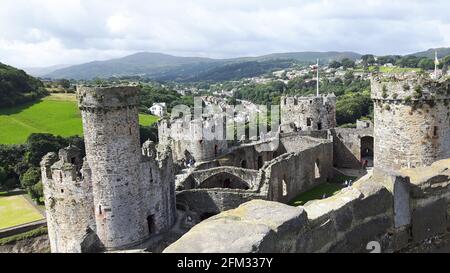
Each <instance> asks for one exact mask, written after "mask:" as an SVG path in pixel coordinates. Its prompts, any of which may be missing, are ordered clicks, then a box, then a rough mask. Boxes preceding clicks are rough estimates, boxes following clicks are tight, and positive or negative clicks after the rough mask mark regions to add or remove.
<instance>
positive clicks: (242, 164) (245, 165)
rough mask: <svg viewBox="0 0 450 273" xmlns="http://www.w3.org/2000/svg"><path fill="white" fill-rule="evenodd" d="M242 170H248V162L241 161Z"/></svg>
mask: <svg viewBox="0 0 450 273" xmlns="http://www.w3.org/2000/svg"><path fill="white" fill-rule="evenodd" d="M241 168H243V169H246V168H247V160H242V161H241Z"/></svg>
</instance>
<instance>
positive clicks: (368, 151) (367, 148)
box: [360, 136, 374, 168]
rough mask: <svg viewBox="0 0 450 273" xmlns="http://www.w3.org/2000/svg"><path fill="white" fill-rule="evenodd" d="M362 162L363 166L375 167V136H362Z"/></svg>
mask: <svg viewBox="0 0 450 273" xmlns="http://www.w3.org/2000/svg"><path fill="white" fill-rule="evenodd" d="M360 145H361V164H362V167H363V168H366V167H373V148H374V147H373V137H371V136H365V137H362V138H361V144H360Z"/></svg>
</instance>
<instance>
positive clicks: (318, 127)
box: [317, 122, 322, 130]
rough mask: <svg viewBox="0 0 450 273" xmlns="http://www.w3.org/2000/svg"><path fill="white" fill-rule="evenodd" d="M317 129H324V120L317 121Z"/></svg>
mask: <svg viewBox="0 0 450 273" xmlns="http://www.w3.org/2000/svg"><path fill="white" fill-rule="evenodd" d="M317 129H318V130H322V122H319V123H317Z"/></svg>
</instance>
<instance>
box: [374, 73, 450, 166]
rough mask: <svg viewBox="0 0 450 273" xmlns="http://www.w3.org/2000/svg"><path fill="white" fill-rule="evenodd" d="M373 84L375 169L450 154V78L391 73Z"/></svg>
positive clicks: (422, 162) (424, 162) (429, 160)
mask: <svg viewBox="0 0 450 273" xmlns="http://www.w3.org/2000/svg"><path fill="white" fill-rule="evenodd" d="M371 85H372V99H373V101H374V115H375V117H374V151H375V158H374V166H375V168H379V169H386V170H393V169H400V168H404V167H406V168H408V167H409V168H415V167H419V166H426V165H430V164H431V163H433V162H434V161H437V160H439V159H444V158H448V157H450V117H449V116H450V80H448V79H447V80H444V79H440V80H432V79H431V78H429V77H427V76H425V75H417V74H415V73H413V74H391V75H389V76H376V77H374V78H372V84H371Z"/></svg>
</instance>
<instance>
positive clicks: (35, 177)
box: [20, 167, 41, 193]
mask: <svg viewBox="0 0 450 273" xmlns="http://www.w3.org/2000/svg"><path fill="white" fill-rule="evenodd" d="M40 179H41V170H40V168H38V167H32V168H29V169H28V170H27V171H26V172H25V173H24V174H23V175H22V176H21V177H20V184H21V186H22V188H24V189H26V190H27V191H28V192H29V193H31V192H32V189H33V187H34V185H36V184H37V183H38V182H39V180H40Z"/></svg>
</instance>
